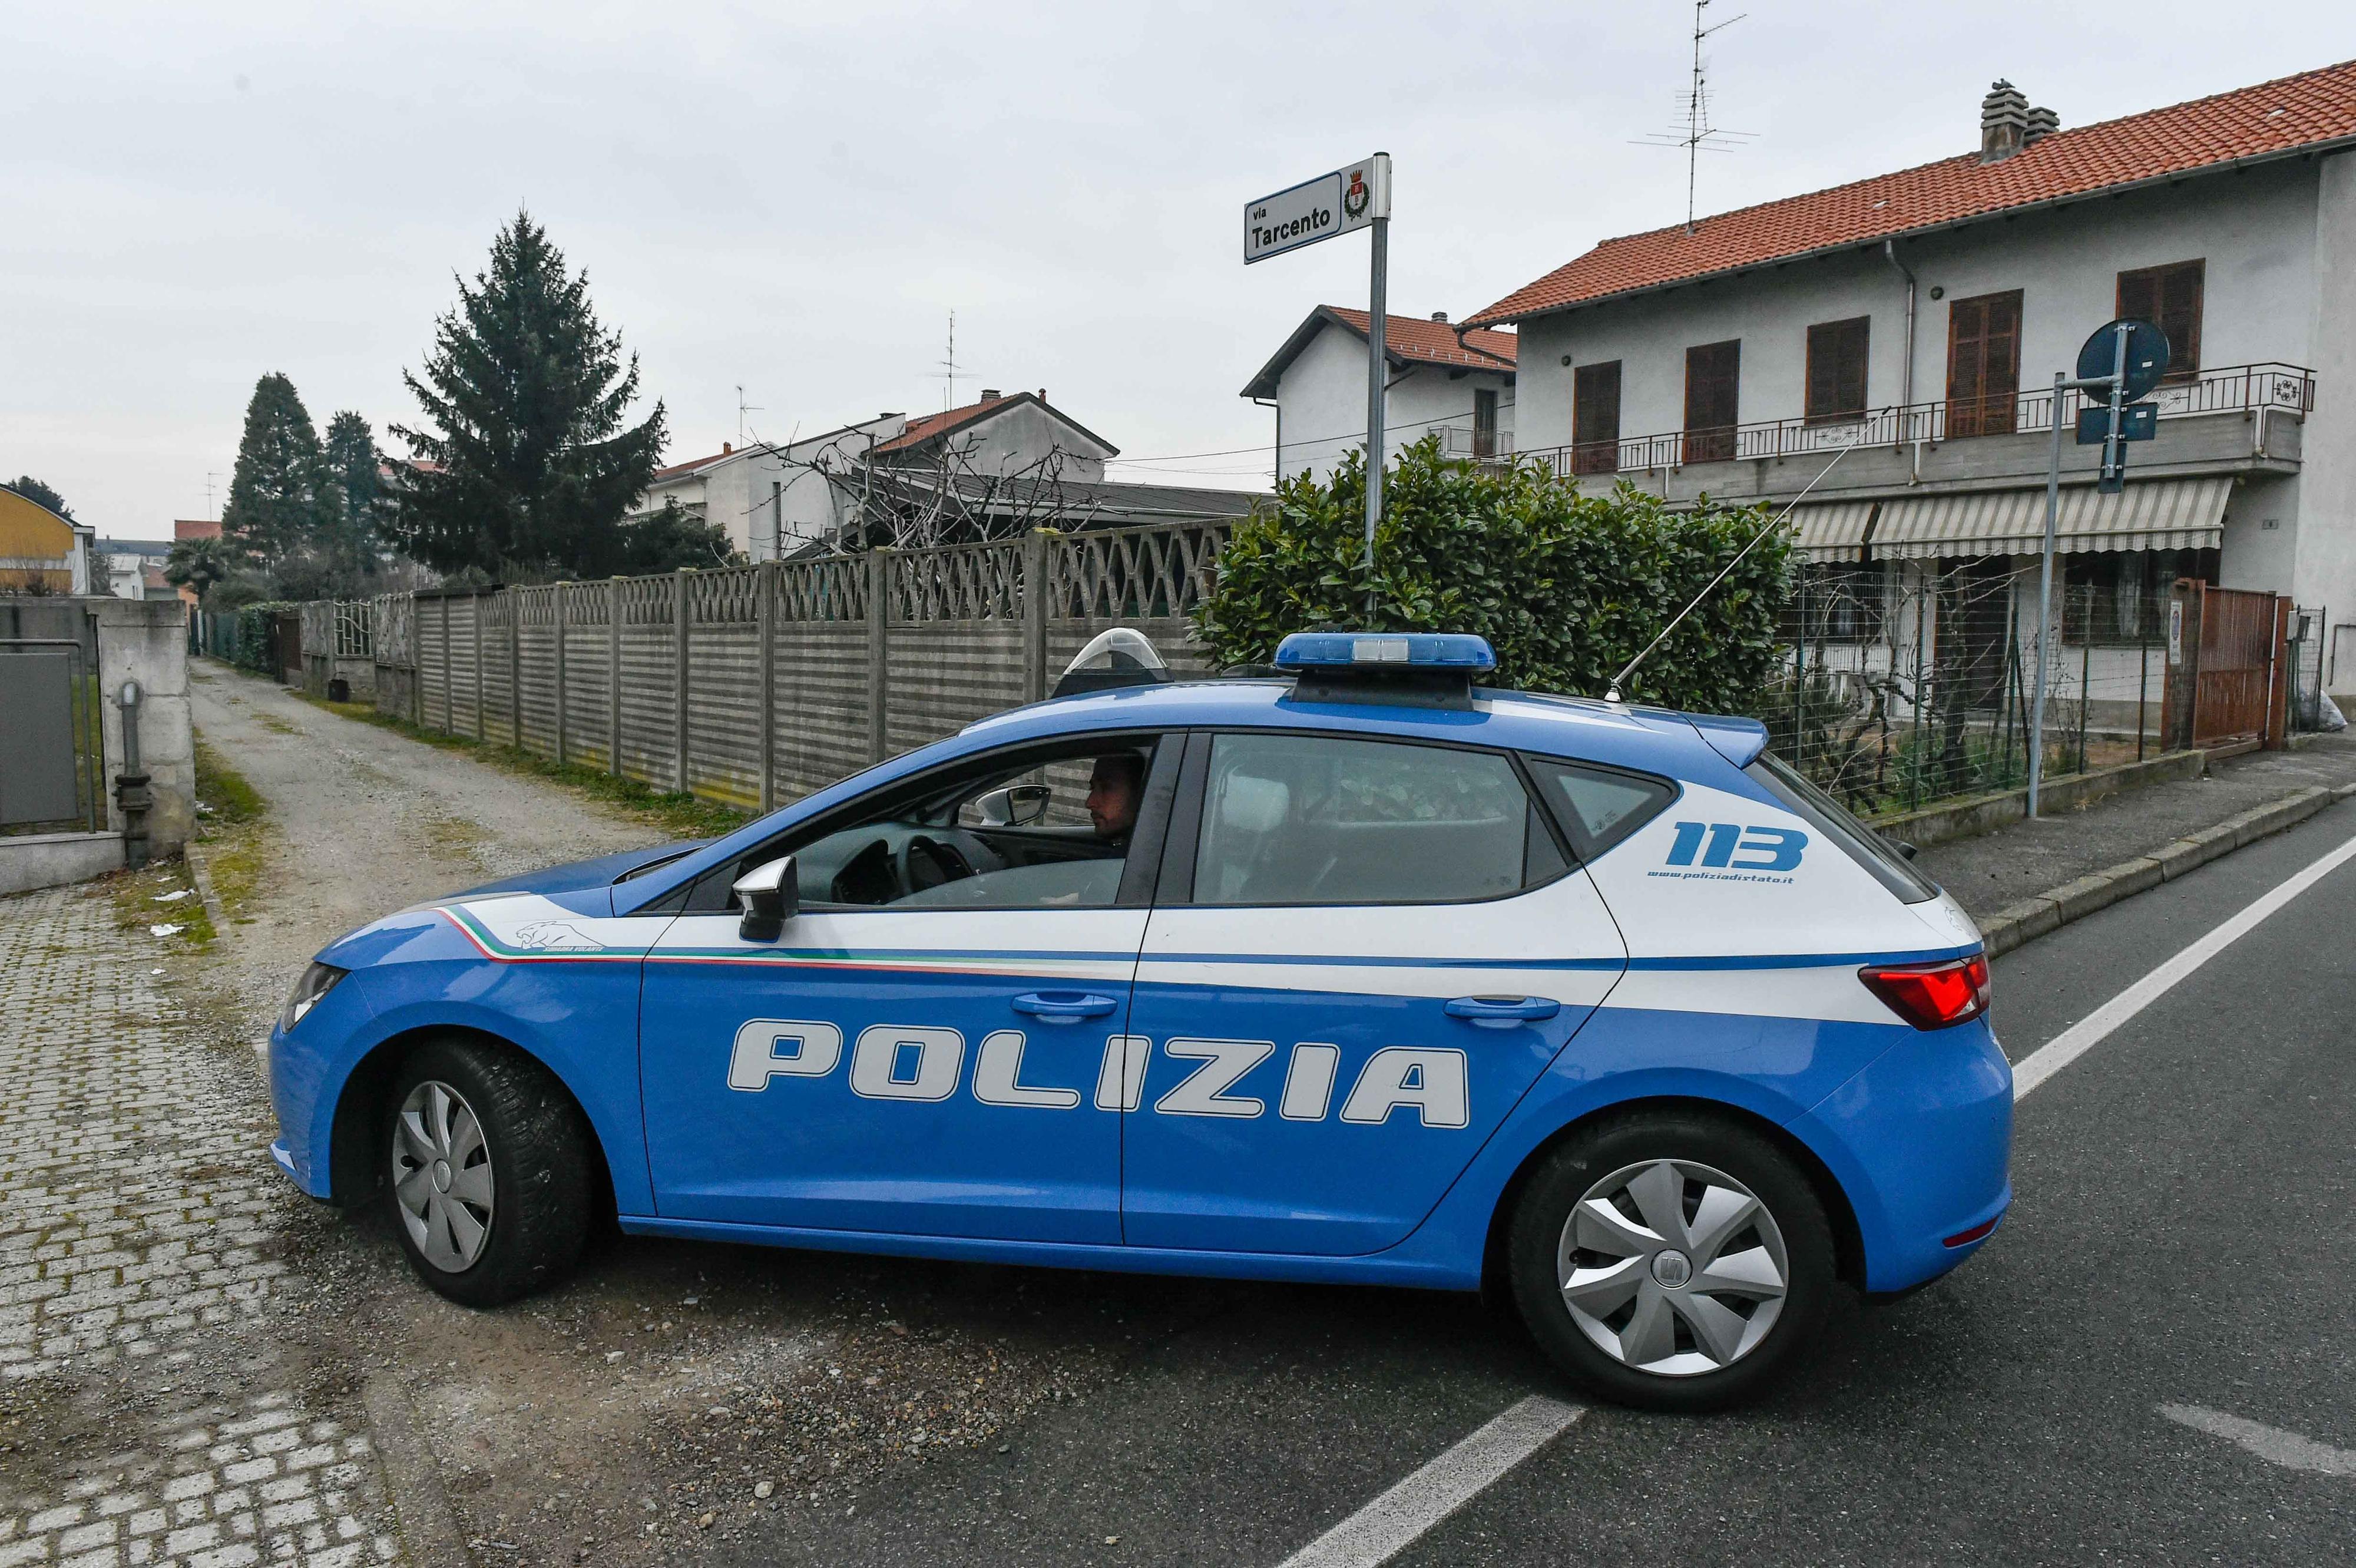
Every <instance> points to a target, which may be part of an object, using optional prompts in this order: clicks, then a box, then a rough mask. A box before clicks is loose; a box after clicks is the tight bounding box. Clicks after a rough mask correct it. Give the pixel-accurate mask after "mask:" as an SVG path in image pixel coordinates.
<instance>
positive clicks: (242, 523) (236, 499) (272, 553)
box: [221, 371, 333, 563]
mask: <svg viewBox="0 0 2356 1568" xmlns="http://www.w3.org/2000/svg"><path fill="white" fill-rule="evenodd" d="M327 492H328V478H327V457H326V455H325V454H324V453H323V452H322V451H321V450H320V447H319V435H318V432H317V431H316V429H314V428H313V427H312V424H311V413H310V411H309V410H308V409H306V408H305V407H304V406H303V400H302V399H301V398H300V397H298V396H296V395H295V383H294V382H293V381H288V380H287V379H286V378H285V377H284V375H281V374H279V373H278V372H277V371H272V372H271V373H270V374H268V375H266V376H264V377H262V379H261V380H260V381H256V382H254V383H253V401H252V402H251V403H247V404H246V405H245V435H244V438H243V439H242V440H241V441H240V442H239V443H238V448H237V467H236V469H235V470H234V471H233V472H232V473H231V474H230V481H229V504H228V505H227V506H224V507H223V508H221V538H222V539H223V540H225V541H227V542H228V544H229V547H230V550H231V551H232V552H234V553H239V554H241V555H243V556H245V557H246V558H247V559H249V560H254V561H261V562H263V563H268V562H273V561H276V560H278V559H279V558H281V557H282V556H285V555H291V554H293V553H295V552H296V551H299V550H308V549H312V548H315V547H316V545H317V544H318V542H319V539H320V535H321V534H322V533H323V532H326V529H327V524H328V522H329V521H330V518H331V516H332V511H331V508H332V504H333V503H332V500H331V498H330V497H329V495H328V493H327Z"/></svg>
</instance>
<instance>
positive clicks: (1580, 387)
mask: <svg viewBox="0 0 2356 1568" xmlns="http://www.w3.org/2000/svg"><path fill="white" fill-rule="evenodd" d="M1570 397H1571V401H1570V441H1571V449H1570V459H1571V472H1573V473H1575V474H1616V473H1618V472H1619V471H1620V361H1619V360H1607V361H1605V362H1603V363H1601V364H1596V365H1581V366H1580V367H1579V369H1578V370H1577V371H1574V372H1572V375H1571V385H1570Z"/></svg>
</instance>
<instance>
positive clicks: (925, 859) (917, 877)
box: [900, 833, 973, 893]
mask: <svg viewBox="0 0 2356 1568" xmlns="http://www.w3.org/2000/svg"><path fill="white" fill-rule="evenodd" d="M971 875H973V865H972V863H971V862H970V861H969V860H967V859H966V857H965V856H964V855H963V854H961V853H959V852H958V847H957V845H955V844H951V843H942V842H941V841H940V840H938V839H930V838H926V836H925V835H924V834H922V833H916V834H912V835H911V836H910V837H909V839H908V842H907V843H905V844H902V845H901V846H900V886H903V887H905V888H906V889H907V890H908V891H909V892H910V893H922V892H924V891H926V889H927V888H932V887H938V886H941V884H943V883H944V882H961V881H963V880H964V879H965V878H967V877H969V876H971Z"/></svg>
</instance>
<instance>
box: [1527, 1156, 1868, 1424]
mask: <svg viewBox="0 0 2356 1568" xmlns="http://www.w3.org/2000/svg"><path fill="white" fill-rule="evenodd" d="M1509 1259H1510V1263H1509V1266H1510V1268H1511V1271H1512V1280H1513V1287H1514V1298H1515V1305H1517V1306H1518V1307H1519V1308H1520V1311H1521V1315H1522V1318H1523V1321H1524V1322H1525V1323H1526V1324H1527V1325H1528V1326H1529V1329H1530V1332H1531V1334H1532V1335H1533V1336H1534V1337H1536V1338H1537V1341H1538V1343H1539V1345H1540V1346H1541V1347H1542V1348H1545V1350H1546V1351H1547V1354H1548V1355H1549V1356H1550V1357H1551V1358H1552V1359H1554V1360H1555V1362H1556V1363H1557V1364H1558V1365H1559V1366H1560V1367H1561V1368H1562V1369H1564V1370H1565V1371H1566V1372H1568V1373H1569V1374H1570V1375H1571V1376H1572V1377H1573V1378H1574V1379H1576V1380H1578V1381H1580V1382H1581V1383H1583V1384H1585V1385H1586V1386H1587V1387H1589V1388H1590V1389H1592V1390H1593V1391H1596V1392H1597V1393H1599V1394H1601V1395H1603V1396H1604V1397H1605V1398H1608V1399H1612V1400H1615V1401H1617V1402H1621V1403H1623V1404H1631V1405H1636V1406H1639V1407H1642V1408H1644V1409H1649V1410H1663V1411H1702V1410H1713V1409H1718V1408H1719V1407H1721V1406H1724V1405H1727V1404H1730V1403H1733V1402H1737V1401H1739V1400H1741V1399H1744V1398H1747V1397H1750V1396H1751V1395H1752V1394H1754V1393H1756V1392H1758V1391H1760V1390H1762V1389H1763V1388H1764V1387H1765V1386H1766V1385H1767V1384H1768V1383H1769V1382H1771V1381H1772V1380H1774V1379H1775V1378H1776V1377H1778V1376H1779V1375H1781V1374H1782V1373H1783V1371H1784V1370H1785V1369H1787V1368H1788V1367H1789V1366H1790V1365H1791V1364H1792V1363H1793V1361H1794V1359H1795V1358H1796V1357H1798V1356H1799V1355H1800V1354H1801V1353H1802V1352H1803V1351H1804V1350H1805V1349H1806V1348H1807V1346H1808V1344H1809V1342H1810V1341H1812V1340H1813V1339H1814V1338H1815V1335H1816V1331H1817V1329H1818V1328H1819V1327H1820V1326H1822V1324H1823V1321H1824V1315H1825V1308H1826V1304H1827V1301H1828V1299H1829V1297H1830V1295H1831V1293H1832V1290H1833V1284H1834V1261H1833V1244H1832V1232H1831V1228H1830V1226H1829V1225H1828V1224H1827V1222H1826V1218H1825V1211H1824V1206H1823V1205H1822V1204H1821V1203H1820V1202H1818V1201H1817V1198H1816V1195H1815V1190H1814V1188H1813V1187H1811V1186H1810V1185H1809V1183H1808V1180H1807V1177H1806V1176H1804V1174H1803V1173H1802V1172H1801V1171H1800V1170H1799V1168H1798V1167H1797V1166H1796V1165H1794V1163H1793V1161H1792V1160H1791V1158H1790V1157H1789V1156H1788V1155H1785V1154H1783V1151H1781V1150H1780V1149H1778V1148H1776V1147H1775V1145H1774V1144H1772V1143H1770V1142H1769V1141H1768V1140H1767V1139H1765V1138H1763V1137H1762V1136H1760V1135H1759V1134H1757V1133H1753V1132H1751V1131H1749V1130H1748V1129H1745V1128H1742V1127H1740V1126H1737V1125H1735V1124H1733V1123H1731V1122H1718V1121H1715V1120H1713V1119H1710V1118H1708V1117H1707V1116H1699V1115H1690V1114H1685V1113H1677V1112H1651V1113H1638V1114H1634V1115H1631V1116H1627V1117H1623V1118H1620V1119H1617V1120H1613V1121H1611V1122H1603V1123H1601V1124H1599V1125H1598V1126H1596V1127H1594V1128H1592V1129H1590V1130H1588V1131H1587V1132H1585V1133H1582V1134H1580V1136H1578V1137H1576V1138H1573V1139H1572V1140H1571V1141H1569V1143H1567V1144H1564V1145H1563V1146H1562V1147H1560V1148H1558V1149H1557V1150H1555V1151H1554V1152H1553V1153H1552V1154H1551V1155H1548V1156H1547V1160H1546V1162H1545V1163H1544V1164H1543V1165H1541V1166H1540V1167H1539V1169H1538V1170H1537V1172H1536V1173H1534V1175H1533V1176H1532V1177H1531V1179H1530V1181H1529V1183H1528V1184H1527V1186H1526V1187H1525V1188H1524V1189H1523V1192H1522V1196H1521V1199H1520V1202H1519V1204H1518V1206H1517V1207H1516V1208H1515V1213H1514V1219H1513V1228H1512V1231H1511V1237H1510V1251H1509Z"/></svg>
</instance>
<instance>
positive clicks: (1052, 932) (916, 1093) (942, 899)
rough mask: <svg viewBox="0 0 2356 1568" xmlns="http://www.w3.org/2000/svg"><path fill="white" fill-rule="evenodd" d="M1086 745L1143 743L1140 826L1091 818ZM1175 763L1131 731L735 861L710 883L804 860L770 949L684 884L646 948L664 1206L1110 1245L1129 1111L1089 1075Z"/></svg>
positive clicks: (1119, 1031)
mask: <svg viewBox="0 0 2356 1568" xmlns="http://www.w3.org/2000/svg"><path fill="white" fill-rule="evenodd" d="M1091 752H1101V753H1102V754H1104V755H1106V756H1111V757H1122V756H1126V757H1130V758H1132V760H1133V762H1134V765H1135V766H1134V778H1133V779H1131V781H1130V782H1131V789H1132V797H1133V800H1134V801H1137V802H1143V803H1146V804H1149V805H1151V806H1152V810H1153V811H1154V813H1155V814H1154V816H1153V818H1152V821H1151V823H1150V824H1148V823H1145V822H1132V823H1131V824H1129V825H1128V826H1126V827H1125V828H1124V831H1122V832H1119V834H1117V835H1111V836H1108V835H1105V834H1101V833H1098V832H1095V830H1094V828H1093V826H1092V824H1091V823H1090V822H1089V820H1088V818H1087V816H1086V814H1085V813H1084V812H1082V811H1080V809H1079V802H1080V800H1081V799H1082V798H1083V791H1084V789H1085V788H1086V787H1085V785H1084V784H1083V783H1082V782H1081V780H1084V779H1086V778H1087V776H1088V773H1089V762H1090V753H1091ZM1157 753H1164V754H1166V760H1165V761H1164V762H1162V764H1161V765H1160V770H1159V773H1158V774H1157V773H1156V771H1155V768H1156V764H1155V763H1154V761H1153V758H1154V757H1155V756H1156V755H1157ZM1177 765H1178V757H1177V745H1176V744H1175V743H1173V745H1171V746H1168V747H1162V746H1160V743H1159V741H1158V737H1156V736H1150V735H1149V736H1137V735H1134V734H1128V735H1118V736H1100V737H1089V738H1083V739H1081V740H1078V741H1076V742H1075V741H1066V742H1062V743H1059V744H1058V745H1057V746H1055V747H1052V748H1050V750H1049V751H1048V752H1047V753H1044V754H1043V753H1040V752H1038V751H1037V750H1036V749H1035V748H1034V749H1033V750H1032V751H1026V752H1023V753H1022V754H1020V755H1015V756H1009V755H1003V754H1001V755H993V756H991V757H984V758H982V759H980V760H978V761H975V762H971V763H969V764H964V765H960V766H958V767H953V768H950V769H948V772H947V773H946V774H945V775H930V776H926V777H925V778H922V779H918V780H916V781H915V782H914V783H910V782H907V781H903V782H901V783H898V784H895V785H893V786H888V787H886V788H885V789H883V790H882V791H880V792H879V793H878V794H876V795H874V796H871V797H870V798H867V799H864V800H860V801H854V802H852V803H851V805H849V806H846V807H843V808H841V809H839V810H838V811H835V812H832V813H830V815H829V817H828V818H827V819H826V820H825V821H823V822H819V823H816V824H814V825H813V826H812V827H811V828H810V829H809V830H808V831H806V832H801V833H799V834H798V835H790V836H788V837H787V838H786V839H783V840H780V841H777V842H776V843H772V844H770V845H766V846H764V848H763V849H761V850H760V851H758V852H755V854H752V855H749V856H747V857H744V860H743V861H740V862H739V863H737V864H735V865H730V866H727V867H723V868H722V870H721V871H720V872H719V873H718V874H717V875H718V876H719V878H720V882H719V883H718V884H716V885H715V886H724V884H725V882H726V881H727V880H729V879H731V878H733V877H734V875H737V874H738V873H739V872H740V871H741V870H742V869H744V868H747V867H748V866H749V865H751V864H754V863H756V862H762V861H766V860H767V859H770V858H774V856H775V855H776V854H786V853H788V852H791V853H794V854H796V860H797V865H798V866H801V867H803V868H805V869H804V871H803V875H802V880H801V885H800V896H801V898H802V906H801V908H800V911H799V913H798V914H797V915H795V916H794V917H793V918H790V919H788V920H787V922H786V924H785V927H784V929H783V931H782V934H781V935H780V936H779V938H778V939H777V940H775V941H769V942H764V941H757V940H748V939H747V938H746V937H745V936H744V935H743V934H742V933H741V932H740V930H739V921H740V916H739V915H738V914H737V913H736V912H735V911H734V909H733V908H718V907H714V906H716V905H717V904H718V902H719V900H718V899H717V898H715V897H708V896H699V897H691V908H690V909H689V911H688V912H686V913H683V914H681V915H680V917H679V918H677V919H676V920H675V921H673V922H672V924H671V925H670V927H669V929H667V930H666V931H665V933H664V934H663V936H662V937H661V938H659V940H657V941H656V943H655V945H654V949H653V950H652V951H651V952H650V953H649V954H648V966H647V977H646V983H645V988H644V992H643V1004H642V1015H641V1026H640V1040H641V1058H642V1063H643V1078H644V1083H645V1097H646V1115H647V1135H648V1152H649V1160H650V1163H651V1165H652V1174H653V1181H654V1187H655V1201H656V1205H657V1208H658V1209H659V1212H660V1214H661V1215H662V1216H663V1217H665V1218H667V1219H690V1220H704V1221H712V1222H719V1223H726V1224H741V1225H763V1226H789V1227H794V1228H798V1229H805V1230H830V1231H864V1232H891V1233H896V1234H909V1235H931V1236H962V1237H985V1238H993V1239H1000V1240H1039V1241H1066V1242H1093V1243H1111V1242H1117V1241H1118V1240H1119V1112H1118V1109H1117V1107H1108V1108H1107V1109H1102V1110H1099V1109H1098V1080H1099V1079H1100V1078H1102V1077H1103V1076H1104V1072H1105V1060H1106V1058H1107V1055H1108V1052H1109V1053H1110V1055H1111V1056H1112V1057H1113V1058H1114V1059H1115V1061H1116V1064H1117V1063H1118V1061H1119V1058H1120V1055H1121V1053H1122V1052H1123V1051H1124V1050H1125V1048H1126V1047H1125V1045H1124V1044H1123V1041H1124V1037H1125V1025H1124V1020H1125V1016H1126V1015H1127V1012H1128V1009H1129V1002H1130V982H1131V979H1132V977H1133V975H1134V972H1135V969H1136V962H1137V949H1138V944H1139V941H1140V940H1141V938H1142V936H1143V934H1144V929H1145V921H1146V917H1147V912H1148V900H1149V898H1150V897H1151V880H1152V878H1151V870H1152V865H1151V864H1150V863H1152V862H1154V861H1155V860H1156V858H1157V857H1158V853H1159V842H1160V839H1159V835H1160V831H1161V824H1162V822H1166V818H1167V800H1168V799H1169V797H1170V795H1171V794H1172V793H1173V792H1174V789H1175V775H1176V771H1177ZM1017 775H1021V776H1023V777H1029V778H1033V779H1040V778H1044V779H1045V780H1046V781H1047V782H1048V784H1049V787H1050V790H1051V794H1050V799H1049V802H1048V807H1047V811H1046V814H1045V818H1044V820H1043V821H1038V822H1026V823H1023V824H1021V825H1020V826H1015V825H1011V824H1006V823H1004V822H1003V821H1002V812H1003V803H1004V796H1003V794H1002V793H1001V794H1000V795H998V796H997V797H996V800H997V806H996V808H995V809H993V808H992V807H991V791H992V790H993V789H1002V787H1003V784H1004V781H1005V780H1006V779H1009V778H1011V777H1015V776H1017ZM1157 779H1158V782H1156V780H1157ZM1155 802H1158V804H1155ZM977 808H979V809H977ZM1149 830H1150V832H1151V835H1152V836H1151V843H1148V842H1147V840H1146V837H1145V835H1146V833H1147V832H1149ZM699 902H700V903H701V905H702V906H703V907H702V908H695V907H693V906H695V905H696V904H698V903H699ZM1114 1077H1115V1079H1116V1080H1117V1079H1118V1077H1119V1072H1118V1067H1117V1065H1116V1069H1115V1072H1114Z"/></svg>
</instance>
